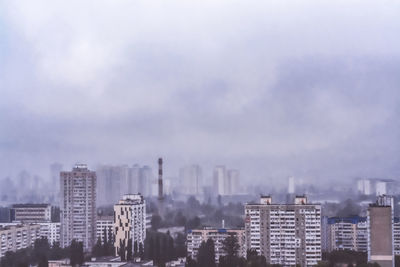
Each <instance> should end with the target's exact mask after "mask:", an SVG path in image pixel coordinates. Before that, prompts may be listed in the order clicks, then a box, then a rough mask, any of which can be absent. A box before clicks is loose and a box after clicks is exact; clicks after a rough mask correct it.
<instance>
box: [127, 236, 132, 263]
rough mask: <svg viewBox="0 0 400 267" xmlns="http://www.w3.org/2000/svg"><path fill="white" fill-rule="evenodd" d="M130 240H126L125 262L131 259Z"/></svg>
mask: <svg viewBox="0 0 400 267" xmlns="http://www.w3.org/2000/svg"><path fill="white" fill-rule="evenodd" d="M132 250H133V249H132V239H131V238H129V239H128V246H127V247H126V260H127V261H131V260H132V259H133V255H132Z"/></svg>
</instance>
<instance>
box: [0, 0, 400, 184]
mask: <svg viewBox="0 0 400 267" xmlns="http://www.w3.org/2000/svg"><path fill="white" fill-rule="evenodd" d="M399 118H400V2H398V1H369V0H367V1H365V0H363V1H361V0H360V1H349V0H345V1H321V0H310V1H282V0H279V1H251V0H250V1H235V0H226V1H225V0H222V1H15V0H12V1H11V0H10V1H3V0H0V177H1V178H3V177H5V176H8V175H14V174H15V173H16V172H18V171H20V170H21V169H27V170H28V171H31V172H36V173H39V174H41V175H42V176H46V175H47V174H48V165H49V164H50V163H51V162H54V161H58V162H62V163H63V164H64V166H66V168H67V169H69V167H70V166H71V164H73V163H74V162H76V161H80V162H87V163H89V164H90V166H91V167H92V168H94V167H95V164H97V163H100V162H102V163H128V164H133V163H141V164H151V165H153V166H155V163H156V158H157V157H158V156H159V155H162V156H163V157H164V158H165V163H166V169H167V170H166V171H167V175H176V174H177V170H178V168H179V167H180V166H182V165H184V164H189V163H199V164H201V165H203V166H204V167H205V172H206V176H209V174H210V171H211V168H212V166H214V165H216V164H226V165H228V166H229V167H233V168H239V169H240V170H241V172H242V177H243V179H246V180H247V181H250V180H260V179H267V178H271V179H275V180H278V179H281V177H286V176H287V175H294V176H297V177H304V178H313V179H317V180H318V181H322V182H332V181H337V180H344V179H348V178H352V177H357V176H367V177H387V178H397V177H400V149H399V148H400V146H399V145H400V123H399V122H400V119H399Z"/></svg>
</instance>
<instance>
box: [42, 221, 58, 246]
mask: <svg viewBox="0 0 400 267" xmlns="http://www.w3.org/2000/svg"><path fill="white" fill-rule="evenodd" d="M38 224H39V226H40V236H41V237H46V238H47V241H48V242H49V244H50V245H53V244H54V242H60V235H61V223H59V222H45V223H38Z"/></svg>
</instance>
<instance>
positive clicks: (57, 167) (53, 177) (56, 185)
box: [50, 162, 63, 201]
mask: <svg viewBox="0 0 400 267" xmlns="http://www.w3.org/2000/svg"><path fill="white" fill-rule="evenodd" d="M62 168H63V165H62V164H61V163H57V162H55V163H53V164H51V165H50V184H51V187H52V192H54V196H55V198H56V200H57V201H58V200H59V198H60V172H61V171H62Z"/></svg>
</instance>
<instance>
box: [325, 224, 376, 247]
mask: <svg viewBox="0 0 400 267" xmlns="http://www.w3.org/2000/svg"><path fill="white" fill-rule="evenodd" d="M326 234H327V235H328V251H333V250H353V251H360V252H366V251H367V250H368V230H367V218H365V217H358V216H353V217H343V218H342V217H333V218H329V219H328V229H327V233H326Z"/></svg>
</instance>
